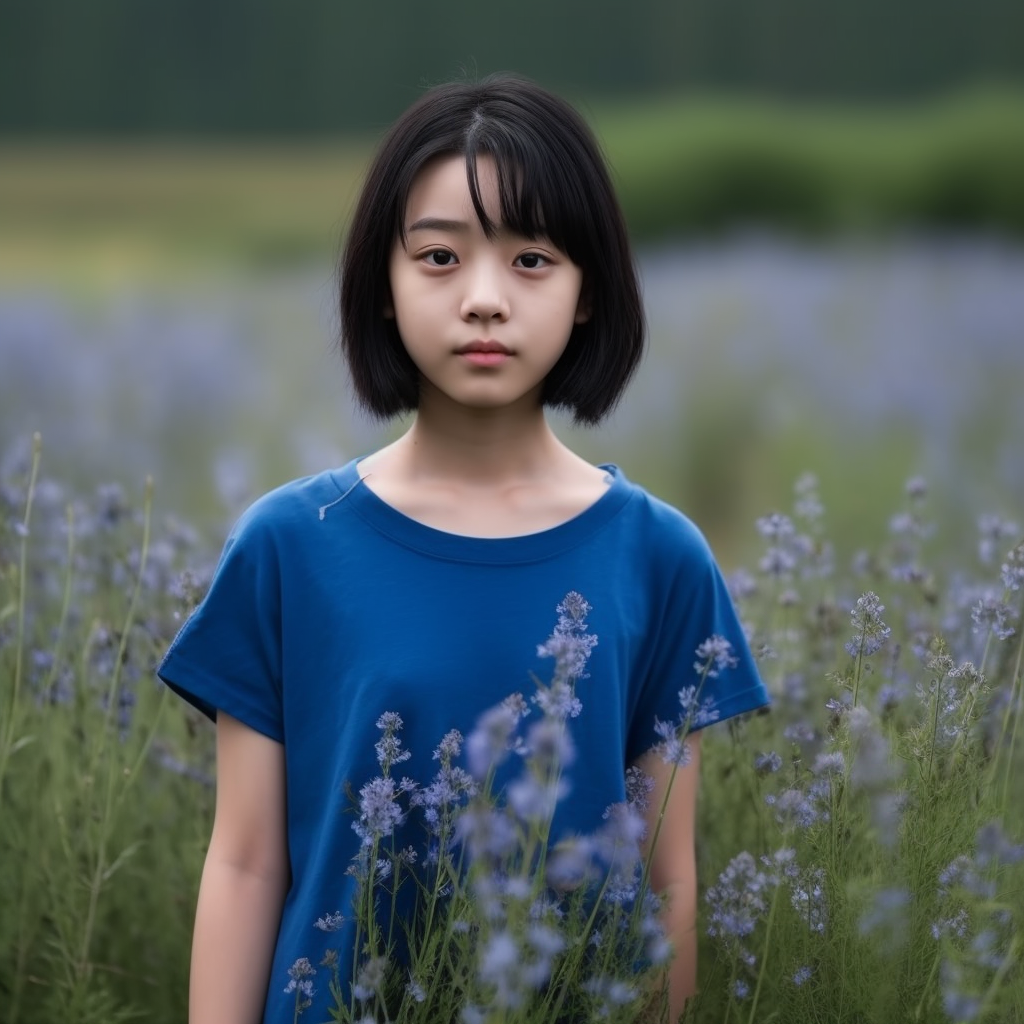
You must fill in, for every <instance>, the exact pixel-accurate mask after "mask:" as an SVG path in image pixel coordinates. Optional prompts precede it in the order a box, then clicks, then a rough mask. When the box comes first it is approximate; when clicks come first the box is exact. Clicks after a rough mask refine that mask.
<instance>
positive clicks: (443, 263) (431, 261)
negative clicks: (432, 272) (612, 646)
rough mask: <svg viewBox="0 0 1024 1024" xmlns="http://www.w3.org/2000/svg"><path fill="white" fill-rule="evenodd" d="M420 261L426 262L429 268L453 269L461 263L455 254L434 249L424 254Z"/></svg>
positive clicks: (445, 250)
mask: <svg viewBox="0 0 1024 1024" xmlns="http://www.w3.org/2000/svg"><path fill="white" fill-rule="evenodd" d="M420 259H422V260H425V261H426V264H427V266H428V267H453V266H454V265H455V264H456V263H458V262H459V261H458V260H457V259H456V257H455V253H453V252H449V251H448V250H447V249H434V250H432V251H431V252H427V253H424V254H423V255H422V256H421V257H420Z"/></svg>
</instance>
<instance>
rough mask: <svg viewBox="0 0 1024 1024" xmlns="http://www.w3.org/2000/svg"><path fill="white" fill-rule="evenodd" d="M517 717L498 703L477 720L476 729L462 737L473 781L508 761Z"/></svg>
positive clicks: (511, 709) (510, 708)
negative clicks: (464, 737) (473, 777)
mask: <svg viewBox="0 0 1024 1024" xmlns="http://www.w3.org/2000/svg"><path fill="white" fill-rule="evenodd" d="M519 718H520V716H519V715H518V714H517V713H516V710H515V709H514V708H512V707H510V706H508V705H507V704H499V705H498V706H497V707H493V708H490V709H488V710H487V711H485V712H484V713H483V714H482V715H481V716H480V718H479V719H477V723H476V728H475V729H474V730H473V731H472V732H471V733H470V734H469V736H468V737H467V738H466V758H467V760H468V762H469V770H470V771H471V772H472V773H473V775H474V776H475V777H476V778H478V779H483V778H485V777H486V776H487V774H488V773H489V772H490V771H492V770H493V769H495V768H497V767H498V765H500V764H501V763H502V762H504V761H505V760H506V759H507V758H508V755H509V752H510V750H511V749H512V739H513V736H514V734H515V730H516V726H517V725H518V724H519Z"/></svg>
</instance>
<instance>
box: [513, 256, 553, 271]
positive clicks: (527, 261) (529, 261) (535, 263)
mask: <svg viewBox="0 0 1024 1024" xmlns="http://www.w3.org/2000/svg"><path fill="white" fill-rule="evenodd" d="M550 262H551V260H549V259H548V258H547V256H542V255H541V254H540V253H539V252H524V253H523V254H522V256H517V257H516V263H517V264H518V265H519V266H521V267H522V268H523V269H524V270H540V268H541V267H544V266H547V265H548V264H549V263H550Z"/></svg>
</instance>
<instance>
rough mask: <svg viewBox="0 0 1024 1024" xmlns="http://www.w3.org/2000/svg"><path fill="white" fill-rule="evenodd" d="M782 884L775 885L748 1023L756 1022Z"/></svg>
mask: <svg viewBox="0 0 1024 1024" xmlns="http://www.w3.org/2000/svg"><path fill="white" fill-rule="evenodd" d="M781 888H782V886H781V884H779V885H776V886H775V892H774V893H772V905H771V906H770V907H769V908H768V923H767V924H766V925H765V932H764V953H763V955H762V957H761V967H760V969H759V970H758V972H757V984H756V985H755V986H754V997H753V999H751V1000H750V1013H749V1014H748V1015H747V1024H754V1014H755V1013H756V1012H757V1001H758V999H760V997H761V984H762V983H763V981H764V974H765V967H766V966H767V964H768V950H769V949H771V942H770V940H771V936H772V925H773V924H774V923H775V908H776V907H777V906H778V903H779V889H781ZM809 904H810V898H809V894H808V905H809Z"/></svg>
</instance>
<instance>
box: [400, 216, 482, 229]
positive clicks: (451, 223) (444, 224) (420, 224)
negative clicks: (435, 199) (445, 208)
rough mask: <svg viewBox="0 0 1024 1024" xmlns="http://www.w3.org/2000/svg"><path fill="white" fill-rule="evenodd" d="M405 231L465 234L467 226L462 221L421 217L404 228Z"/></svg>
mask: <svg viewBox="0 0 1024 1024" xmlns="http://www.w3.org/2000/svg"><path fill="white" fill-rule="evenodd" d="M406 230H407V231H451V232H465V231H468V230H469V225H468V224H467V223H466V222H465V221H464V220H445V219H444V218H443V217H421V218H420V219H419V220H417V221H414V222H413V223H412V224H410V225H409V227H408V228H406Z"/></svg>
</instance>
